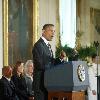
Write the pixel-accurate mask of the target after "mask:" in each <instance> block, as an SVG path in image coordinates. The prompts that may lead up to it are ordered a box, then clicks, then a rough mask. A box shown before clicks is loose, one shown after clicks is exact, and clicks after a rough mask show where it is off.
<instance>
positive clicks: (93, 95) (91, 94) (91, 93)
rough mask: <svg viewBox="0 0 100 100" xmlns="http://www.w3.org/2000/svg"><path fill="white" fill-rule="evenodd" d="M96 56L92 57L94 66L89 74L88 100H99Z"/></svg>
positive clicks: (89, 70) (90, 68)
mask: <svg viewBox="0 0 100 100" xmlns="http://www.w3.org/2000/svg"><path fill="white" fill-rule="evenodd" d="M96 57H97V56H96V54H94V55H93V56H92V64H91V66H90V67H89V69H88V74H89V88H88V100H97V77H96V76H97V64H96Z"/></svg>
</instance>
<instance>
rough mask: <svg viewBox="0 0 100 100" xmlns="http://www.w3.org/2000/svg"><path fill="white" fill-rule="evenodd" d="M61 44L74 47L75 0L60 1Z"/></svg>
mask: <svg viewBox="0 0 100 100" xmlns="http://www.w3.org/2000/svg"><path fill="white" fill-rule="evenodd" d="M59 4H60V5H59V6H60V36H61V44H62V45H63V46H64V45H66V44H67V45H68V46H70V47H72V48H74V47H75V37H76V0H60V3H59Z"/></svg>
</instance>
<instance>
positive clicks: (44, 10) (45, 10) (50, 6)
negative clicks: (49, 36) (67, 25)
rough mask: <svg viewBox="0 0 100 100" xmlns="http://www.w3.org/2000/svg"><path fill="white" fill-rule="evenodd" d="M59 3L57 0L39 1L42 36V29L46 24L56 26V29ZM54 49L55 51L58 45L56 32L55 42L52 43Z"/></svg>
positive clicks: (40, 31)
mask: <svg viewBox="0 0 100 100" xmlns="http://www.w3.org/2000/svg"><path fill="white" fill-rule="evenodd" d="M56 10H57V3H56V0H39V33H40V36H41V33H42V27H43V25H44V24H48V23H49V24H54V25H55V27H56V15H57V11H56ZM51 45H52V49H53V51H55V45H56V32H55V37H54V38H53V41H52V42H51Z"/></svg>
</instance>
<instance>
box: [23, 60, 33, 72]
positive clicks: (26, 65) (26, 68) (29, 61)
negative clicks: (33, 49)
mask: <svg viewBox="0 0 100 100" xmlns="http://www.w3.org/2000/svg"><path fill="white" fill-rule="evenodd" d="M31 64H33V61H32V60H27V62H26V63H25V66H24V67H25V69H24V71H25V73H27V71H28V67H29V65H31Z"/></svg>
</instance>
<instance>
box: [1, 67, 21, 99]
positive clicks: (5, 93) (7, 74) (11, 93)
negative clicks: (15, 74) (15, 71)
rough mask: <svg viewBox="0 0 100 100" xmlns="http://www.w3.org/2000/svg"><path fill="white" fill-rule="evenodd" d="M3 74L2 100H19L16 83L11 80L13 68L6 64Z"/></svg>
mask: <svg viewBox="0 0 100 100" xmlns="http://www.w3.org/2000/svg"><path fill="white" fill-rule="evenodd" d="M2 75H3V76H2V78H1V79H0V100H19V99H18V96H17V95H16V89H15V85H14V83H13V82H12V81H11V76H12V68H11V67H10V66H4V67H3V69H2Z"/></svg>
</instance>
